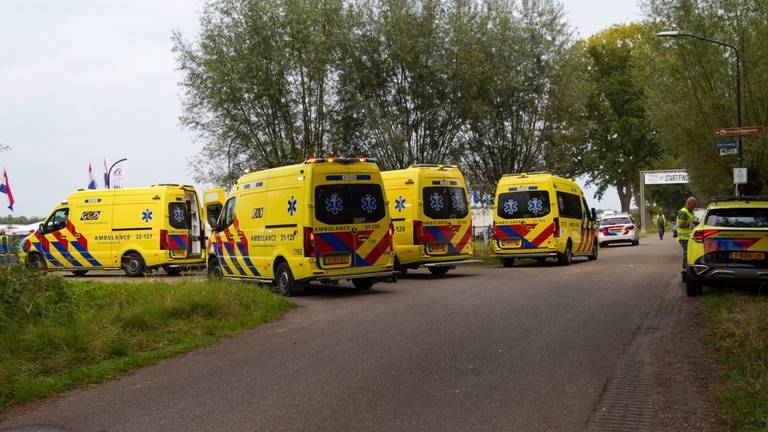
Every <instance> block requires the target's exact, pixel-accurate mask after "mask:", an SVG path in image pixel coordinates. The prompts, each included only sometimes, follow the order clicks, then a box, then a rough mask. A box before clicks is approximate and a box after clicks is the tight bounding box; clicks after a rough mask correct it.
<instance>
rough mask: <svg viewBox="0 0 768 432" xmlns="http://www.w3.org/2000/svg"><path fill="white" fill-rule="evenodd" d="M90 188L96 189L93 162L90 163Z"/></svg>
mask: <svg viewBox="0 0 768 432" xmlns="http://www.w3.org/2000/svg"><path fill="white" fill-rule="evenodd" d="M88 189H96V179H95V178H94V177H93V168H92V167H91V164H88Z"/></svg>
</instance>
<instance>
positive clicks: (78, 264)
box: [20, 184, 205, 276]
mask: <svg viewBox="0 0 768 432" xmlns="http://www.w3.org/2000/svg"><path fill="white" fill-rule="evenodd" d="M204 236H205V233H204V230H203V216H202V209H201V207H200V202H199V200H198V197H197V192H196V191H195V188H194V187H192V186H183V185H171V184H162V185H154V186H151V187H145V188H126V189H103V190H79V191H77V192H75V193H73V194H71V195H69V196H68V197H67V200H66V201H64V202H62V203H61V204H59V205H58V206H57V207H56V208H55V209H54V210H53V212H52V213H51V215H50V216H49V217H48V218H47V219H46V220H45V222H43V223H42V224H40V227H39V228H38V229H37V231H35V232H34V233H32V234H30V235H29V236H27V238H26V239H24V241H23V243H22V251H21V254H20V260H21V262H22V263H24V264H26V265H27V266H28V267H30V268H33V269H39V270H42V269H49V270H69V271H71V272H72V273H74V274H75V275H78V276H81V275H84V274H86V273H87V272H88V271H89V270H94V269H123V271H124V272H125V274H126V275H128V276H142V275H145V274H147V273H149V272H150V271H151V270H153V269H156V268H163V269H165V271H166V272H167V273H168V274H171V275H176V274H179V273H180V272H181V269H182V268H187V267H195V266H203V265H204V264H205V254H204V253H203V252H204V249H205V238H204Z"/></svg>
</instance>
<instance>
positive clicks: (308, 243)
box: [304, 227, 315, 257]
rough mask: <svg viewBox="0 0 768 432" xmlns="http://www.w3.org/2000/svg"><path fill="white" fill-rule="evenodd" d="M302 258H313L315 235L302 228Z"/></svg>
mask: <svg viewBox="0 0 768 432" xmlns="http://www.w3.org/2000/svg"><path fill="white" fill-rule="evenodd" d="M304 256H305V257H314V256H315V233H314V232H313V231H312V228H307V227H304Z"/></svg>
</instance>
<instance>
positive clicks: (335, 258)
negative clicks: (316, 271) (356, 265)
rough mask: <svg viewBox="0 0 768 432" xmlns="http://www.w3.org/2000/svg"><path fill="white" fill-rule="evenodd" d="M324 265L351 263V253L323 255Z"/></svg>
mask: <svg viewBox="0 0 768 432" xmlns="http://www.w3.org/2000/svg"><path fill="white" fill-rule="evenodd" d="M323 265H327V266H337V265H349V255H326V256H324V257H323Z"/></svg>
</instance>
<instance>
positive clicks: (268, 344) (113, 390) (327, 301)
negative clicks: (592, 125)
mask: <svg viewBox="0 0 768 432" xmlns="http://www.w3.org/2000/svg"><path fill="white" fill-rule="evenodd" d="M678 254H679V247H677V245H676V243H674V242H673V240H672V239H670V240H668V241H666V240H665V241H664V242H660V241H658V240H656V239H652V238H649V239H647V240H644V241H643V242H642V243H641V244H640V246H638V247H611V248H608V249H603V250H602V251H601V255H600V259H599V260H598V261H596V262H587V261H579V262H576V263H574V265H572V266H570V267H557V266H554V265H545V266H536V265H530V266H525V267H515V268H511V269H505V268H501V267H480V266H476V267H475V266H472V267H470V266H467V267H464V268H462V269H458V270H456V271H454V272H452V273H449V275H448V276H447V277H445V278H442V279H434V278H431V277H429V276H428V275H427V273H425V272H421V271H418V272H414V274H413V275H412V276H411V277H409V278H408V279H404V280H401V281H400V282H398V283H397V284H385V285H379V286H377V288H375V289H374V290H373V291H371V292H370V293H357V292H353V291H350V290H347V289H342V288H326V289H316V290H313V291H312V292H310V294H309V295H306V296H304V297H300V298H298V300H297V301H298V302H299V303H300V304H301V305H302V306H303V307H302V308H299V309H297V310H295V311H293V312H291V313H289V314H288V315H287V316H286V317H285V318H284V319H282V320H280V321H277V322H274V323H270V324H267V325H264V326H261V327H258V328H256V329H253V330H249V331H245V332H242V333H240V334H239V335H237V336H235V337H233V338H230V339H227V340H225V341H223V342H221V343H218V344H216V345H214V346H212V347H209V348H206V349H202V350H198V351H195V352H193V353H190V354H188V355H184V356H182V357H179V358H176V359H172V360H169V361H165V362H163V363H161V364H159V365H156V366H152V367H149V368H146V369H143V370H141V371H140V372H137V373H134V374H131V375H129V376H127V377H124V378H122V379H120V380H115V381H111V382H108V383H104V384H102V385H98V386H93V387H90V388H87V389H82V390H77V391H74V392H70V393H68V394H66V395H64V396H62V397H59V398H54V399H52V400H51V401H48V402H46V403H44V404H41V405H40V406H36V407H34V408H32V409H27V410H20V411H17V412H15V413H13V412H12V413H10V414H11V416H12V417H11V418H10V419H9V420H7V421H6V422H5V423H1V424H0V429H2V428H3V427H12V426H22V425H32V424H37V425H57V426H63V427H64V428H65V430H68V431H102V430H110V431H112V430H114V431H245V430H247V431H366V430H377V431H378V430H385V431H549V430H562V431H576V430H583V429H584V428H585V427H586V423H587V421H588V419H589V418H590V416H591V414H592V412H593V410H594V408H595V406H596V405H597V404H598V401H599V400H600V395H601V392H602V391H603V389H604V388H605V385H606V382H607V381H608V379H609V378H610V377H611V375H612V373H613V371H614V370H615V369H616V367H617V364H618V363H619V362H620V360H621V358H622V356H623V354H624V353H625V351H627V349H628V347H629V346H630V343H631V342H632V340H633V336H634V335H635V333H636V330H637V328H638V327H639V326H640V325H641V323H642V322H643V320H644V319H645V318H646V317H647V316H648V315H649V313H651V312H652V311H653V309H654V305H655V304H657V302H658V301H659V300H660V298H661V297H662V296H663V294H664V291H665V289H666V287H668V286H669V285H670V283H674V282H673V281H674V279H675V278H677V277H678V276H677V274H676V272H677V266H678V265H679V260H678Z"/></svg>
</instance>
